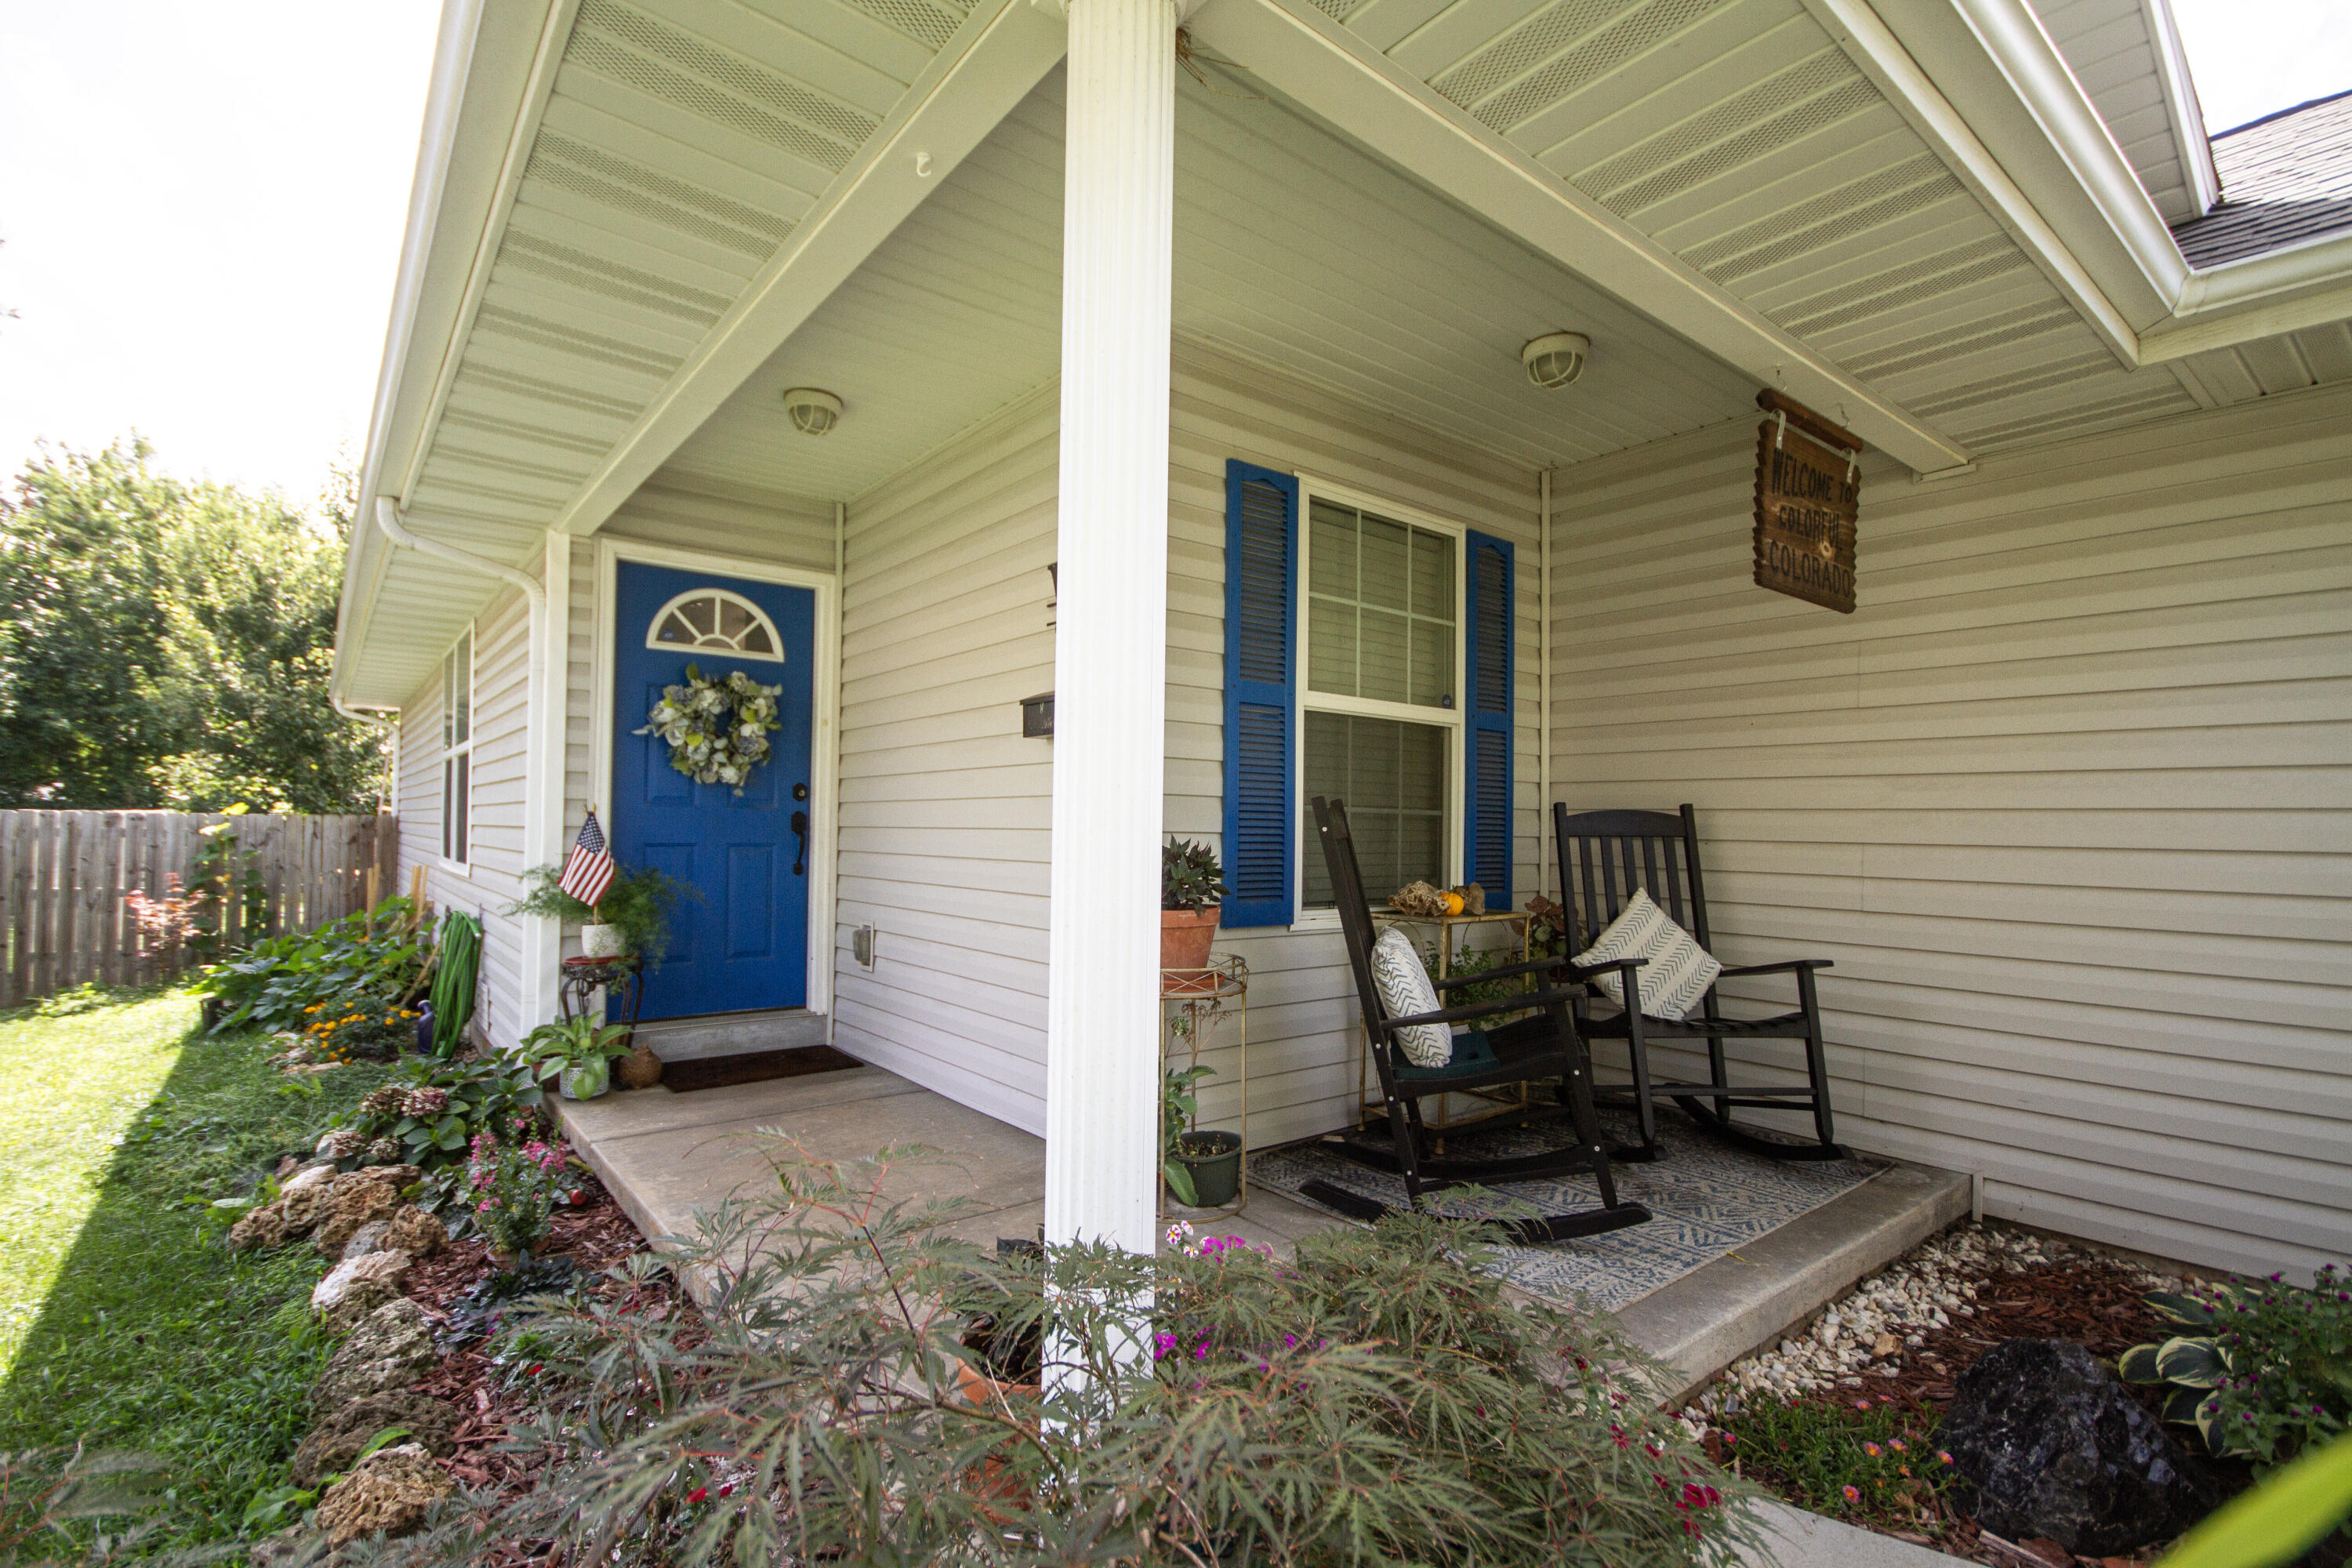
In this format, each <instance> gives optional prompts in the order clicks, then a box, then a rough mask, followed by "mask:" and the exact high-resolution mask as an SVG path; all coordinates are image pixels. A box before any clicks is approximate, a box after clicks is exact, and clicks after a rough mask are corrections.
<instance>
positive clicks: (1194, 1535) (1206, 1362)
mask: <svg viewBox="0 0 2352 1568" xmlns="http://www.w3.org/2000/svg"><path fill="white" fill-rule="evenodd" d="M909 1153H910V1152H908V1151H896V1152H886V1153H885V1154H884V1155H882V1156H880V1157H879V1158H878V1159H877V1161H876V1162H874V1163H861V1164H857V1165H816V1164H810V1163H800V1162H797V1161H795V1160H793V1158H791V1157H790V1155H789V1152H788V1153H787V1155H786V1156H785V1157H784V1158H782V1159H780V1160H779V1162H778V1164H779V1170H780V1173H781V1176H782V1181H781V1184H780V1187H779V1190H778V1191H777V1192H776V1193H775V1194H773V1195H772V1196H770V1197H768V1198H765V1199H761V1200H756V1201H751V1200H741V1199H737V1200H730V1202H729V1203H727V1204H725V1205H720V1207H719V1208H718V1209H716V1210H713V1211H709V1213H708V1215H706V1216H705V1220H704V1226H703V1229H702V1230H701V1231H700V1233H699V1234H698V1235H697V1236H696V1237H692V1238H690V1239H688V1240H686V1241H684V1242H682V1243H681V1245H680V1248H679V1250H678V1251H677V1253H675V1254H673V1255H672V1258H673V1261H674V1264H675V1266H676V1267H677V1268H681V1269H686V1270H693V1271H696V1272H698V1273H699V1274H700V1275H701V1277H702V1279H704V1281H705V1282H706V1285H707V1287H708V1288H707V1289H706V1290H705V1291H704V1295H705V1297H706V1299H707V1300H709V1301H711V1302H712V1303H714V1305H713V1306H712V1307H711V1308H710V1309H709V1310H708V1311H707V1312H706V1313H705V1314H704V1315H703V1316H702V1317H701V1318H700V1319H696V1318H694V1317H692V1316H690V1315H680V1314H677V1313H676V1312H663V1313H649V1312H646V1311H643V1310H631V1308H630V1306H629V1303H630V1302H631V1301H632V1300H636V1299H639V1298H641V1297H643V1296H644V1295H646V1293H647V1291H648V1289H649V1287H650V1286H651V1285H652V1283H653V1281H652V1279H651V1276H652V1274H653V1273H654V1271H656V1269H657V1268H660V1267H661V1265H659V1264H657V1263H656V1262H655V1261H654V1260H653V1259H652V1258H647V1257H643V1256H641V1257H639V1258H635V1259H633V1260H631V1262H629V1263H628V1264H627V1265H625V1266H624V1268H622V1269H621V1270H620V1271H619V1272H618V1274H617V1276H616V1278H615V1279H614V1281H613V1286H612V1288H610V1289H605V1290H604V1291H601V1292H597V1293H583V1294H580V1295H577V1296H575V1297H572V1298H569V1299H561V1300H542V1301H541V1303H540V1304H539V1310H537V1311H536V1312H535V1313H533V1314H532V1315H531V1316H530V1317H529V1318H528V1319H527V1320H526V1321H524V1323H523V1324H522V1325H521V1326H520V1327H519V1328H517V1329H515V1330H513V1331H509V1335H508V1337H507V1338H506V1339H505V1340H504V1342H502V1343H501V1344H500V1346H499V1351H498V1354H499V1357H500V1359H501V1360H502V1361H503V1362H504V1363H505V1364H507V1365H509V1366H510V1367H513V1368H515V1369H517V1378H516V1381H517V1384H518V1386H523V1387H528V1388H529V1389H530V1390H531V1393H532V1396H533V1397H534V1398H535V1399H536V1400H537V1401H538V1402H539V1405H540V1410H539V1414H538V1415H537V1416H536V1417H535V1418H534V1419H531V1420H529V1421H526V1422H523V1423H521V1424H520V1425H517V1426H513V1427H511V1428H510V1430H511V1433H512V1440H511V1445H510V1447H511V1448H512V1449H513V1451H514V1453H515V1458H517V1459H518V1460H519V1461H520V1464H521V1466H522V1467H523V1473H527V1474H530V1475H532V1476H533V1477H534V1479H533V1480H532V1482H531V1484H530V1489H529V1490H528V1491H526V1492H524V1493H522V1494H521V1495H520V1496H518V1497H513V1498H500V1497H499V1496H498V1495H496V1494H494V1493H490V1492H483V1493H477V1494H468V1495H467V1496H465V1497H463V1498H461V1499H458V1500H454V1501H453V1502H452V1503H450V1504H446V1505H444V1508H443V1510H442V1511H441V1514H440V1516H439V1521H438V1523H437V1525H436V1527H435V1528H433V1529H432V1530H431V1531H430V1532H429V1533H428V1534H427V1535H425V1536H424V1537H422V1538H418V1539H415V1540H414V1541H412V1542H394V1543H391V1544H390V1545H389V1546H376V1547H373V1548H369V1549H366V1550H365V1551H354V1552H352V1556H353V1559H354V1561H356V1562H383V1561H401V1562H421V1561H428V1560H437V1561H445V1562H451V1563H455V1562H459V1561H478V1560H480V1559H481V1558H483V1557H485V1556H488V1555H493V1554H497V1555H500V1556H501V1558H502V1560H507V1559H512V1560H520V1558H521V1557H523V1556H528V1557H530V1558H532V1559H534V1560H536V1559H538V1558H541V1557H542V1556H544V1557H548V1558H550V1559H551V1560H554V1561H561V1562H565V1563H599V1564H616V1565H621V1568H652V1565H656V1564H658V1565H660V1568H704V1565H706V1564H709V1565H716V1564H719V1563H754V1562H756V1563H868V1564H885V1563H888V1564H901V1563H903V1564H913V1563H949V1564H973V1565H985V1568H998V1565H1003V1568H1013V1565H1015V1564H1019V1565H1024V1568H1025V1565H1036V1564H1045V1563H1114V1564H1130V1565H1134V1568H1161V1565H1169V1568H1174V1565H1177V1564H1186V1565H1198V1564H1203V1563H1231V1564H1243V1563H1265V1564H1276V1563H1281V1564H1296V1565H1299V1568H1323V1565H1327V1564H1328V1565H1331V1568H1338V1565H1339V1564H1343V1563H1348V1564H1353V1563H1425V1564H1438V1563H1458V1564H1470V1563H1478V1564H1484V1565H1491V1568H1516V1565H1520V1564H1525V1565H1528V1568H1534V1565H1537V1564H1542V1565H1544V1568H1552V1565H1555V1564H1586V1565H1591V1568H1601V1565H1602V1564H1607V1565H1609V1568H1665V1565H1669V1564H1674V1565H1682V1564H1706V1563H1730V1562H1733V1561H1736V1560H1738V1559H1737V1556H1736V1554H1737V1553H1739V1552H1744V1551H1747V1550H1748V1549H1750V1548H1752V1546H1753V1544H1754V1537H1753V1533H1752V1526H1751V1525H1750V1523H1749V1521H1748V1516H1747V1513H1746V1511H1745V1496H1746V1494H1745V1492H1744V1489H1742V1488H1741V1486H1740V1484H1739V1483H1738V1482H1736V1481H1734V1480H1732V1479H1728V1478H1727V1477H1725V1476H1724V1475H1723V1474H1721V1473H1720V1472H1718V1471H1717V1470H1716V1469H1715V1468H1713V1467H1712V1466H1711V1465H1710V1464H1709V1463H1708V1462H1707V1460H1706V1458H1705V1457H1704V1456H1703V1455H1701V1454H1700V1453H1699V1452H1698V1451H1697V1450H1696V1448H1695V1447H1693V1446H1692V1444H1691V1443H1690V1442H1689V1440H1688V1439H1687V1437H1685V1436H1684V1435H1683V1433H1682V1430H1681V1428H1680V1426H1678V1425H1677V1424H1676V1423H1675V1422H1674V1421H1672V1420H1671V1419H1669V1418H1666V1417H1664V1416H1661V1415H1657V1414H1656V1413H1655V1412H1654V1408H1653V1403H1654V1402H1653V1398H1652V1396H1650V1395H1648V1394H1645V1393H1644V1392H1643V1384H1642V1382H1641V1381H1640V1377H1641V1375H1642V1373H1643V1365H1644V1363H1643V1361H1642V1358H1641V1357H1640V1355H1639V1354H1638V1352H1634V1351H1633V1350H1632V1349H1631V1348H1630V1347H1628V1346H1627V1345H1626V1344H1624V1343H1623V1342H1622V1341H1621V1340H1619V1339H1617V1338H1616V1337H1615V1336H1614V1334H1613V1332H1612V1331H1611V1330H1609V1329H1608V1328H1606V1327H1605V1326H1603V1324H1602V1322H1601V1321H1594V1320H1587V1319H1580V1318H1576V1317H1571V1316H1570V1315H1568V1314H1565V1313H1561V1312H1559V1311H1556V1310H1550V1309H1548V1308H1543V1307H1538V1306H1525V1307H1522V1306H1518V1305H1515V1304H1514V1303H1512V1302H1509V1301H1507V1300H1505V1299H1504V1297H1503V1295H1502V1290H1501V1288H1500V1286H1499V1284H1498V1283H1497V1281H1496V1279H1495V1277H1494V1276H1493V1275H1491V1274H1489V1273H1486V1272H1485V1271H1483V1270H1482V1269H1481V1268H1478V1267H1477V1264H1478V1260H1479V1259H1480V1258H1481V1257H1482V1256H1483V1252H1484V1249H1485V1247H1486V1246H1487V1245H1488V1243H1489V1240H1490V1237H1489V1236H1488V1235H1487V1234H1486V1232H1483V1231H1481V1230H1480V1229H1479V1228H1478V1227H1476V1226H1470V1225H1466V1224H1464V1223H1461V1222H1449V1221H1442V1220H1437V1219H1432V1218H1426V1217H1416V1216H1405V1215H1399V1216H1393V1217H1391V1218H1390V1219H1387V1220H1384V1221H1382V1222H1381V1225H1380V1226H1377V1227H1375V1228H1371V1229H1360V1228H1357V1227H1352V1226H1350V1227H1344V1228H1341V1229H1339V1230H1336V1231H1333V1232H1329V1233H1327V1234H1325V1235H1322V1236H1319V1237H1311V1238H1309V1239H1308V1240H1307V1241H1304V1242H1301V1243H1300V1244H1299V1246H1298V1248H1297V1258H1295V1259H1294V1260H1292V1261H1289V1262H1286V1263H1285V1262H1277V1261H1276V1260H1275V1259H1273V1258H1267V1257H1264V1256H1261V1255H1260V1254H1259V1253H1257V1252H1256V1251H1255V1250H1253V1249H1250V1248H1248V1247H1243V1246H1238V1245H1230V1246H1228V1245H1217V1244H1215V1243H1214V1241H1212V1243H1210V1244H1204V1245H1203V1246H1202V1247H1201V1248H1200V1249H1199V1250H1198V1251H1197V1252H1188V1253H1181V1254H1178V1253H1170V1254H1164V1255H1162V1256H1160V1257H1158V1258H1149V1257H1138V1256H1134V1255H1131V1254H1128V1253H1124V1252H1121V1251H1118V1249H1116V1248H1113V1247H1105V1246H1076V1247H1050V1248H1044V1249H1040V1251H1039V1252H1038V1253H1037V1254H1036V1255H1035V1256H1034V1257H1028V1258H1024V1257H1021V1256H997V1255H992V1254H987V1253H983V1252H982V1251H981V1250H980V1249H978V1248H977V1247H972V1246H971V1245H970V1244H969V1243H965V1242H962V1241H959V1240H956V1239H953V1238H952V1237H951V1236H950V1234H949V1227H950V1226H953V1225H954V1224H955V1223H956V1222H957V1221H959V1220H962V1219H966V1218H967V1216H968V1213H969V1211H968V1210H967V1209H966V1208H965V1206H964V1205H959V1204H943V1203H936V1202H934V1203H922V1204H916V1203H910V1202H905V1201H893V1200H889V1199H887V1198H886V1197H884V1196H883V1195H882V1194H884V1193H885V1192H886V1191H887V1187H888V1185H889V1184H891V1181H890V1178H891V1176H892V1173H893V1167H894V1166H895V1165H896V1164H898V1163H901V1162H902V1161H903V1160H905V1159H906V1158H908V1156H909ZM982 1319H985V1320H986V1327H987V1332H986V1333H985V1335H984V1336H983V1335H979V1334H976V1333H975V1332H974V1329H975V1325H976V1324H978V1323H979V1322H980V1321H981V1320H982ZM967 1340H971V1342H972V1343H971V1344H970V1345H968V1344H967ZM974 1346H978V1347H979V1348H973V1347H974ZM1024 1347H1025V1351H1024ZM991 1356H993V1357H994V1358H995V1359H993V1360H991V1359H989V1358H990V1357H991ZM1011 1363H1021V1364H1011Z"/></svg>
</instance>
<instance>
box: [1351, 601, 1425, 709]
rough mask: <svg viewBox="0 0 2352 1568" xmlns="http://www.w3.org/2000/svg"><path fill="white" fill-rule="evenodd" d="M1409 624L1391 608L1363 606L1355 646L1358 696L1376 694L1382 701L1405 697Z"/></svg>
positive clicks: (1400, 699)
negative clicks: (1358, 636)
mask: <svg viewBox="0 0 2352 1568" xmlns="http://www.w3.org/2000/svg"><path fill="white" fill-rule="evenodd" d="M1411 625H1412V622H1411V621H1409V620H1408V619H1407V618H1406V617H1405V616H1401V615H1398V614H1397V613H1396V612H1394V611H1392V610H1375V609H1373V608H1371V607H1370V606H1369V605H1367V606H1366V607H1365V609H1364V611H1363V632H1362V636H1361V638H1360V642H1359V645H1358V649H1357V666H1356V668H1357V676H1356V695H1357V696H1359V697H1377V698H1379V699H1380V700H1381V701H1383V702H1403V701H1406V700H1408V698H1407V695H1406V693H1407V684H1406V673H1405V665H1406V628H1407V627H1408V626H1411Z"/></svg>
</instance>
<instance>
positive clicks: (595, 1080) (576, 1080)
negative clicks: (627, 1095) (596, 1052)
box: [555, 1062, 613, 1100]
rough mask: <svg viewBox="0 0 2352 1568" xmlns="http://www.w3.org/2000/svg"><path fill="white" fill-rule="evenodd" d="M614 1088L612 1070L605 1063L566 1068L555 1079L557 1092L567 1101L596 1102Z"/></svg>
mask: <svg viewBox="0 0 2352 1568" xmlns="http://www.w3.org/2000/svg"><path fill="white" fill-rule="evenodd" d="M612 1087H613V1077H612V1068H610V1067H608V1066H607V1065H605V1064H604V1063H603V1062H591V1063H589V1064H588V1065H587V1066H585V1067H576V1068H564V1069H563V1070H562V1072H561V1073H558V1074H557V1075H556V1079H555V1089H556V1092H557V1093H559V1094H561V1095H562V1096H563V1098H564V1099H566V1100H594V1099H595V1098H597V1097H598V1096H599V1095H601V1094H603V1093H604V1091H605V1090H606V1089H610V1088H612Z"/></svg>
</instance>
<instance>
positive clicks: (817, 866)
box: [588, 539, 841, 1015]
mask: <svg viewBox="0 0 2352 1568" xmlns="http://www.w3.org/2000/svg"><path fill="white" fill-rule="evenodd" d="M624 561H630V562H635V563H641V564H644V565H647V566H672V567H677V568H679V569H681V570H684V571H688V572H708V573H710V574H713V575H714V576H720V577H741V578H745V579H748V580H749V581H751V582H754V583H781V584H784V585H785V586H787V587H793V588H811V589H814V590H815V592H816V625H815V626H814V630H813V634H812V637H811V640H812V641H813V642H814V645H815V647H814V650H813V651H814V670H813V671H812V681H811V689H810V696H811V699H812V701H813V702H814V708H815V711H814V714H813V715H812V716H811V717H812V722H811V724H810V727H809V800H808V814H809V846H808V868H809V872H808V900H809V908H808V1010H809V1011H810V1012H812V1013H817V1014H825V1015H829V1014H831V1013H832V1011H833V950H834V929H833V927H834V920H833V907H834V816H835V801H836V800H837V799H838V797H839V795H840V776H841V661H840V657H839V655H840V649H841V584H839V583H838V582H837V581H836V580H835V578H834V576H833V574H831V573H827V572H811V571H807V570H805V569H803V568H801V567H797V566H779V565H776V564H775V563H772V562H766V561H752V560H746V559H744V558H742V557H740V556H733V555H717V554H712V553H709V552H705V551H699V550H673V549H671V548H669V547H668V546H667V545H661V544H640V543H638V542H635V540H627V539H599V540H597V541H596V609H595V617H594V623H595V627H596V637H595V651H594V652H593V655H592V656H591V658H590V661H589V668H591V669H592V670H593V671H594V674H595V679H594V682H593V691H594V696H593V698H592V699H591V701H592V703H593V711H592V712H591V713H590V715H589V721H588V736H589V741H588V753H589V763H588V768H589V781H590V782H589V788H590V790H591V791H592V792H593V794H594V795H601V796H603V797H604V809H605V813H606V819H607V820H608V821H609V820H610V816H611V812H612V809H613V803H612V800H611V799H610V796H611V793H612V788H613V662H614V657H615V656H616V655H617V654H618V653H619V651H620V644H619V643H618V642H617V641H616V640H614V625H613V617H614V614H615V609H616V600H615V597H614V585H615V584H616V583H617V581H618V579H619V576H620V569H621V563H622V562H624Z"/></svg>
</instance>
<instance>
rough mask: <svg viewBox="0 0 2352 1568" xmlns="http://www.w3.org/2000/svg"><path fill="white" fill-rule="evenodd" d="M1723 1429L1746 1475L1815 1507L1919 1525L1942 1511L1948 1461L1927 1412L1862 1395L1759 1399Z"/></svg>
mask: <svg viewBox="0 0 2352 1568" xmlns="http://www.w3.org/2000/svg"><path fill="white" fill-rule="evenodd" d="M1724 1430H1725V1432H1726V1433H1727V1435H1728V1436H1730V1437H1731V1439H1732V1440H1733V1441H1732V1445H1731V1449H1730V1452H1731V1453H1733V1454H1737V1455H1738V1457H1739V1459H1740V1465H1741V1469H1742V1471H1743V1472H1744V1473H1746V1474H1749V1475H1753V1476H1755V1477H1756V1478H1758V1479H1762V1480H1767V1481H1769V1482H1771V1483H1772V1485H1773V1488H1774V1489H1776V1490H1778V1491H1779V1492H1780V1493H1781V1495H1782V1496H1784V1497H1786V1498H1788V1499H1789V1500H1790V1501H1791V1502H1794V1503H1797V1504H1799V1505H1801V1507H1804V1508H1809V1509H1811V1510H1813V1511H1814V1512H1815V1513H1825V1514H1829V1515H1831V1516H1832V1518H1838V1519H1847V1520H1852V1521H1855V1522H1856V1523H1859V1524H1867V1525H1891V1526H1896V1527H1900V1528H1903V1529H1908V1530H1917V1529H1921V1528H1923V1527H1927V1528H1932V1527H1933V1526H1935V1525H1936V1524H1937V1521H1939V1519H1940V1517H1941V1514H1942V1512H1943V1510H1942V1509H1941V1508H1940V1507H1939V1506H1938V1505H1939V1501H1940V1500H1941V1499H1942V1497H1943V1495H1944V1492H1945V1490H1946V1489H1947V1488H1948V1486H1949V1484H1950V1478H1951V1463H1952V1462H1951V1460H1950V1459H1949V1458H1948V1457H1946V1455H1945V1453H1944V1451H1943V1450H1942V1449H1940V1448H1938V1447H1936V1443H1935V1424H1934V1417H1933V1416H1932V1415H1930V1414H1929V1413H1927V1412H1926V1411H1922V1410H1914V1409H1910V1408H1906V1407H1903V1406H1898V1405H1888V1404H1886V1403H1885V1402H1883V1401H1873V1400H1863V1399H1857V1400H1854V1401H1852V1402H1851V1403H1838V1404H1828V1403H1823V1402H1820V1401H1813V1400H1808V1401H1805V1402H1802V1403H1800V1404H1795V1405H1783V1404H1780V1402H1779V1401H1777V1400H1759V1401H1757V1402H1756V1403H1755V1404H1754V1405H1750V1406H1749V1407H1748V1409H1746V1410H1743V1411H1742V1412H1740V1414H1739V1415H1737V1416H1734V1417H1731V1418H1729V1419H1727V1420H1726V1421H1725V1423H1724ZM1727 1457H1728V1455H1727Z"/></svg>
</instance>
